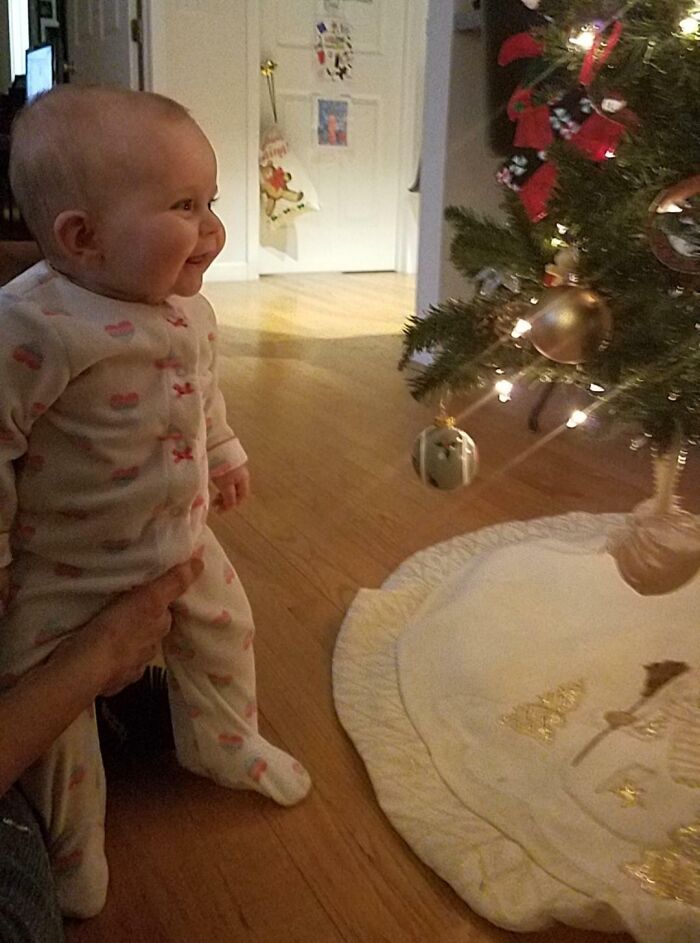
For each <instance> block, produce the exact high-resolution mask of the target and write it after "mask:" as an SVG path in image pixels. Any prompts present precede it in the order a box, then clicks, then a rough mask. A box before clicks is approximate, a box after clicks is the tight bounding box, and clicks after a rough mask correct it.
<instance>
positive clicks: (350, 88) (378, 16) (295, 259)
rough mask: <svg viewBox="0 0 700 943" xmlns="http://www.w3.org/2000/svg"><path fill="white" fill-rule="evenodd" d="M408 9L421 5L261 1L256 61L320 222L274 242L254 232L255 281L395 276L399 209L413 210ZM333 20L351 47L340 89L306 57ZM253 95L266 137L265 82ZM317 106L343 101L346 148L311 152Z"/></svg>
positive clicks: (300, 224) (306, 218)
mask: <svg viewBox="0 0 700 943" xmlns="http://www.w3.org/2000/svg"><path fill="white" fill-rule="evenodd" d="M416 5H417V6H419V7H423V6H424V3H423V2H422V0H260V14H261V53H262V56H261V61H263V60H266V59H268V58H270V59H272V60H273V61H274V62H276V63H277V69H276V71H275V87H276V98H277V112H278V122H279V125H280V127H281V129H282V131H283V133H284V134H285V137H286V138H287V141H288V144H289V147H290V150H292V151H293V153H294V155H295V156H296V158H297V159H298V161H299V162H301V164H302V166H303V167H304V170H305V171H306V173H307V174H308V176H309V177H310V179H311V180H312V181H313V184H314V186H315V188H316V191H317V193H318V198H319V203H320V211H319V212H308V213H305V214H303V215H300V216H298V217H296V219H295V220H294V222H293V223H292V224H291V225H290V226H288V227H284V228H282V229H279V230H276V231H274V232H273V233H270V232H269V231H268V230H267V227H266V226H265V225H264V224H263V225H262V227H261V242H262V243H263V245H262V247H261V250H260V256H259V263H260V272H261V274H271V273H283V272H314V271H316V272H318V271H346V272H347V271H381V270H393V269H395V268H397V252H398V251H399V249H400V246H399V242H398V241H397V233H398V229H399V225H398V222H399V218H403V215H404V213H405V206H404V204H405V203H406V201H412V202H413V203H414V204H415V202H416V200H417V197H415V196H412V195H410V194H409V193H408V188H409V186H410V185H411V183H412V181H413V178H414V176H415V151H416V149H417V148H416V142H415V140H414V139H415V136H416V135H415V127H416V121H415V118H416V116H415V114H414V112H415V109H416V107H417V89H418V88H419V86H420V77H418V76H416V71H417V69H418V70H420V67H421V65H422V60H421V55H420V54H418V55H415V58H414V59H413V60H411V58H410V57H411V51H410V50H409V51H408V56H406V51H407V50H406V37H407V29H408V28H409V25H410V23H411V19H410V14H411V13H412V10H411V8H412V7H413V10H415V7H416ZM337 15H340V16H342V18H343V19H344V20H345V21H347V23H348V24H349V28H350V36H351V40H352V44H353V62H352V73H351V78H350V80H349V81H343V82H338V81H332V80H331V79H328V78H324V77H323V75H322V74H321V72H320V70H319V68H318V66H317V61H316V57H315V52H314V43H315V28H316V23H317V22H318V21H319V20H321V19H327V20H330V19H332V18H333V17H334V16H337ZM423 22H425V21H423ZM423 31H424V26H423ZM412 32H413V31H412V30H411V34H412ZM414 54H415V50H414ZM407 77H408V81H406V79H407ZM260 88H261V117H262V129H263V130H264V129H265V128H266V127H268V126H269V125H270V124H271V123H272V114H271V109H270V103H269V96H268V93H267V88H266V84H265V82H264V80H263V79H261V83H260ZM319 99H330V100H343V99H344V100H346V101H347V103H348V125H347V147H345V146H342V144H341V145H340V146H320V145H319V143H318V137H319V135H318V111H319ZM336 140H337V138H336ZM294 184H295V182H294V181H292V182H290V184H289V187H290V189H292V188H294ZM297 186H299V184H297ZM401 248H403V247H401Z"/></svg>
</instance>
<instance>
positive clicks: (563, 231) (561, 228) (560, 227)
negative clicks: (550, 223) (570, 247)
mask: <svg viewBox="0 0 700 943" xmlns="http://www.w3.org/2000/svg"><path fill="white" fill-rule="evenodd" d="M557 230H558V231H559V232H560V233H561V235H562V236H564V235H566V233H567V232H568V231H569V230H568V228H567V227H566V226H564V225H563V224H562V223H557Z"/></svg>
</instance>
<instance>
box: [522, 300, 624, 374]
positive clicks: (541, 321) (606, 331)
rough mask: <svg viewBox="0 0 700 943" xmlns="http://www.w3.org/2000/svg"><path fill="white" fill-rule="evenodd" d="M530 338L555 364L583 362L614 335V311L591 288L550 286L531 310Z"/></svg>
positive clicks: (605, 344) (535, 346)
mask: <svg viewBox="0 0 700 943" xmlns="http://www.w3.org/2000/svg"><path fill="white" fill-rule="evenodd" d="M529 321H530V323H531V325H532V328H531V330H530V331H529V333H528V335H527V336H528V338H529V340H530V341H531V342H532V345H533V347H534V348H535V349H536V350H537V351H539V353H541V354H542V355H543V356H544V357H547V358H549V360H554V361H556V363H583V362H584V361H586V360H590V359H591V358H592V357H594V356H595V355H596V354H597V353H598V351H600V350H603V349H604V348H605V347H606V346H607V345H608V343H609V342H610V337H611V336H612V327H613V319H612V312H611V311H610V308H609V307H608V305H607V302H606V301H605V300H604V299H603V298H602V297H601V295H599V294H598V293H597V292H595V291H593V290H592V289H590V288H579V287H575V286H562V287H560V288H549V289H547V290H546V291H545V292H544V293H543V294H542V297H541V298H540V300H539V301H538V303H537V304H536V305H535V306H534V308H531V309H530V315H529Z"/></svg>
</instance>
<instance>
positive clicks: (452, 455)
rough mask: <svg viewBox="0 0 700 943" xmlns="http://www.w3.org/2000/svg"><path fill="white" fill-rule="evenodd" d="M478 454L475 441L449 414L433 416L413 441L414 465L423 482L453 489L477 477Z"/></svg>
mask: <svg viewBox="0 0 700 943" xmlns="http://www.w3.org/2000/svg"><path fill="white" fill-rule="evenodd" d="M478 465H479V456H478V452H477V448H476V443H475V442H474V440H473V439H472V438H471V436H469V435H467V433H466V432H464V431H463V430H462V429H457V428H455V426H454V420H452V419H451V418H445V419H443V418H439V419H436V421H435V425H433V426H428V428H427V429H424V430H423V431H422V432H421V434H420V435H419V436H418V438H417V439H416V441H415V443H414V445H413V467H414V469H415V471H416V474H417V475H418V477H419V478H420V480H421V481H422V482H423V484H424V485H432V487H434V488H440V490H441V491H452V490H453V489H454V488H459V487H460V486H463V485H469V484H471V482H472V481H473V480H474V478H475V477H476V473H477V469H478Z"/></svg>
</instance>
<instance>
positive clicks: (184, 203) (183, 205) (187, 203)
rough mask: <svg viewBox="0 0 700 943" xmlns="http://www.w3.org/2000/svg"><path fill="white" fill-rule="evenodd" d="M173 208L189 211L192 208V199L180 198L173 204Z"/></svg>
mask: <svg viewBox="0 0 700 943" xmlns="http://www.w3.org/2000/svg"><path fill="white" fill-rule="evenodd" d="M173 209H174V210H185V212H187V213H189V212H190V211H191V210H193V209H194V200H180V201H179V202H178V203H176V204H175V206H174V207H173Z"/></svg>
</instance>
